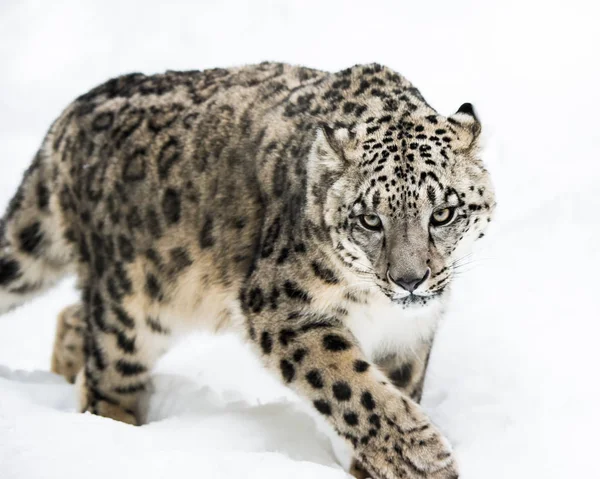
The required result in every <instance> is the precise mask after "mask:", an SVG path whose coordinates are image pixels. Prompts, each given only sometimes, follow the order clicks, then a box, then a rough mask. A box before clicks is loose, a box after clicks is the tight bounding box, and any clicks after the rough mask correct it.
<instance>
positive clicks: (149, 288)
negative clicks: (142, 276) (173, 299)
mask: <svg viewBox="0 0 600 479" xmlns="http://www.w3.org/2000/svg"><path fill="white" fill-rule="evenodd" d="M146 294H148V296H150V298H152V299H155V300H158V301H160V300H161V299H162V297H163V295H162V289H161V287H160V283H159V282H158V279H157V278H156V276H154V275H153V274H152V273H148V275H146Z"/></svg>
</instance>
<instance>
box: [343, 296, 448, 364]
mask: <svg viewBox="0 0 600 479" xmlns="http://www.w3.org/2000/svg"><path fill="white" fill-rule="evenodd" d="M348 311H349V315H348V319H347V324H348V326H349V328H350V330H351V331H352V333H353V334H354V336H355V337H356V339H357V340H358V342H359V344H360V346H361V348H362V350H363V352H364V353H365V355H366V356H367V358H369V359H370V360H373V359H377V358H382V357H384V356H387V355H389V354H400V355H406V356H410V355H411V354H412V353H413V352H414V350H415V348H416V346H418V345H419V344H420V343H422V342H423V341H424V340H428V339H430V338H431V337H432V336H433V333H434V332H435V328H436V326H437V323H438V320H439V319H440V316H441V314H442V303H441V302H440V301H435V302H432V304H431V305H427V306H423V307H414V308H407V309H404V308H403V307H402V306H399V305H397V304H394V303H392V302H391V301H390V300H389V299H387V298H386V297H385V296H383V295H377V296H376V297H374V298H371V299H370V300H369V301H368V303H367V304H352V305H350V307H349V308H348Z"/></svg>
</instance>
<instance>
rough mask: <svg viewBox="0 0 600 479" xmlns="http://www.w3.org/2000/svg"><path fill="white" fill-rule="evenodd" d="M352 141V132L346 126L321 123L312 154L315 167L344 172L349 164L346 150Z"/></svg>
mask: <svg viewBox="0 0 600 479" xmlns="http://www.w3.org/2000/svg"><path fill="white" fill-rule="evenodd" d="M351 143H352V138H351V134H350V133H349V132H348V130H347V129H346V128H338V129H334V128H331V127H330V126H329V125H321V126H320V128H318V129H317V137H316V139H315V142H314V144H313V150H312V154H311V157H312V158H311V160H312V162H313V163H314V167H315V169H318V170H321V171H323V170H327V171H331V172H335V171H339V172H342V171H343V170H344V169H345V168H346V167H347V166H348V159H347V157H346V152H347V149H348V147H349V146H350V144H351Z"/></svg>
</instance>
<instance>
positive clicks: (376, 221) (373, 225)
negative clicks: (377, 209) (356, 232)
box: [358, 215, 382, 231]
mask: <svg viewBox="0 0 600 479" xmlns="http://www.w3.org/2000/svg"><path fill="white" fill-rule="evenodd" d="M358 220H359V221H360V224H361V225H362V227H363V228H366V229H368V230H371V231H381V229H382V224H381V218H379V216H377V215H360V216H359V217H358Z"/></svg>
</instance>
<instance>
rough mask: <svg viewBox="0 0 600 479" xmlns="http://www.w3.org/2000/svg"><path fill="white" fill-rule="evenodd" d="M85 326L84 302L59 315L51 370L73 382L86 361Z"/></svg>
mask: <svg viewBox="0 0 600 479" xmlns="http://www.w3.org/2000/svg"><path fill="white" fill-rule="evenodd" d="M85 328H86V326H85V321H84V316H83V305H82V304H73V305H71V306H68V307H67V308H65V309H63V310H62V312H61V313H60V314H59V315H58V322H57V325H56V335H55V338H54V349H53V351H52V363H51V370H52V372H54V373H56V374H60V375H62V376H64V377H65V379H66V380H67V381H69V382H71V383H74V382H75V377H76V376H77V373H78V372H79V371H81V370H82V368H83V366H84V363H85V356H84V346H85V344H84V343H85Z"/></svg>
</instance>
